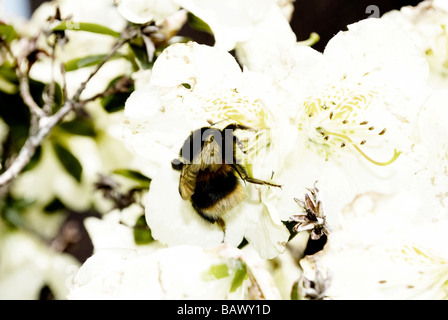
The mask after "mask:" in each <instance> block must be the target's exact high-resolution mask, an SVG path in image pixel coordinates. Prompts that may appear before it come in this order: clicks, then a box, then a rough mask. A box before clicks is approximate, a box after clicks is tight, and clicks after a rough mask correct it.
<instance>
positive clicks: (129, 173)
mask: <svg viewBox="0 0 448 320" xmlns="http://www.w3.org/2000/svg"><path fill="white" fill-rule="evenodd" d="M113 173H115V174H118V175H121V176H123V177H126V178H129V179H132V180H134V181H137V182H139V183H140V184H142V185H143V186H147V187H149V185H150V184H151V178H148V177H147V176H145V175H143V174H141V173H140V172H138V171H134V170H130V169H116V170H114V171H113Z"/></svg>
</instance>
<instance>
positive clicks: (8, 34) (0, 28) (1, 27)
mask: <svg viewBox="0 0 448 320" xmlns="http://www.w3.org/2000/svg"><path fill="white" fill-rule="evenodd" d="M0 38H2V39H3V40H5V41H6V42H7V43H10V42H11V41H13V40H16V39H18V38H19V35H18V34H17V32H16V30H15V29H14V27H13V26H11V25H9V24H3V23H0Z"/></svg>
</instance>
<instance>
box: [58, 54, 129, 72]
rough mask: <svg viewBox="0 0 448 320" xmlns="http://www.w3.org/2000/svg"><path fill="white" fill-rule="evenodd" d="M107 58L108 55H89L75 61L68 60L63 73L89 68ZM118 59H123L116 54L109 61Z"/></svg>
mask: <svg viewBox="0 0 448 320" xmlns="http://www.w3.org/2000/svg"><path fill="white" fill-rule="evenodd" d="M107 56H108V54H97V55H91V56H87V57H83V58H76V59H72V60H69V61H67V62H66V63H65V65H64V67H65V71H67V72H70V71H74V70H78V69H81V68H86V67H91V66H94V65H97V64H100V63H101V62H103V61H104V59H106V57H107ZM120 58H123V55H121V54H118V53H117V54H115V55H113V56H112V57H111V58H110V59H109V61H111V60H115V59H120Z"/></svg>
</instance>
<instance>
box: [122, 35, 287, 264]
mask: <svg viewBox="0 0 448 320" xmlns="http://www.w3.org/2000/svg"><path fill="white" fill-rule="evenodd" d="M266 81H267V80H266V79H265V78H264V77H263V76H261V75H257V76H256V75H255V74H253V73H251V72H249V71H248V70H244V72H241V70H240V68H239V66H238V64H237V63H236V61H235V60H234V58H233V57H232V56H231V55H230V54H228V53H227V52H225V51H222V50H220V49H218V48H213V47H207V46H203V45H198V44H195V43H188V44H176V45H172V46H171V47H169V48H167V49H166V50H165V51H164V52H163V54H162V55H161V56H160V57H159V58H158V59H157V61H156V63H155V65H154V68H153V72H152V76H151V79H150V83H149V84H148V86H147V87H145V88H143V87H142V89H141V90H136V91H135V92H134V93H133V94H132V95H131V97H130V98H129V99H128V101H127V103H126V109H125V114H126V120H125V131H124V137H125V140H126V141H127V143H128V144H129V145H130V146H131V147H132V148H133V150H134V151H135V152H136V153H137V154H138V155H140V156H142V157H144V158H145V159H148V160H150V161H153V162H154V160H156V161H157V162H156V163H154V165H155V170H156V169H157V168H158V169H157V170H158V173H157V175H155V176H154V179H153V181H152V183H151V188H150V192H149V197H148V201H147V204H146V214H147V220H148V223H149V226H150V227H151V230H152V232H153V235H154V237H155V238H156V239H158V240H160V241H161V242H163V243H166V244H169V245H177V244H182V243H189V244H195V245H206V246H215V245H217V244H219V243H221V242H222V241H223V240H224V241H226V242H229V243H231V244H233V245H235V246H237V245H238V244H239V243H240V242H241V241H242V240H243V237H246V238H247V240H249V242H250V243H251V244H252V245H254V246H255V247H256V248H257V250H258V251H259V252H260V253H261V254H262V256H265V257H273V256H275V255H276V254H278V252H281V251H282V250H283V248H284V244H285V241H286V240H287V237H288V232H287V230H286V228H285V227H284V226H283V224H282V223H281V221H280V220H278V218H277V215H278V213H277V212H276V208H275V207H273V206H271V205H270V204H269V203H268V202H265V203H262V202H260V201H259V200H257V198H258V193H259V192H261V191H263V188H264V189H266V188H267V187H264V186H261V187H259V186H257V187H254V186H253V185H251V184H247V186H246V187H245V188H246V189H247V191H248V193H249V199H252V200H247V201H244V203H242V204H241V205H239V206H238V207H236V208H235V209H234V210H233V211H232V212H229V213H228V216H226V218H225V222H226V232H225V239H224V235H223V232H222V231H221V230H220V228H219V227H218V226H217V225H214V224H210V223H208V222H205V221H204V220H203V219H202V218H201V217H200V216H199V215H198V214H197V213H196V212H194V210H193V208H192V205H191V203H190V202H189V201H184V200H182V198H181V197H180V195H179V191H178V185H179V173H178V172H176V171H174V170H173V169H172V168H171V161H172V160H173V159H174V158H177V157H178V155H179V151H180V149H181V148H182V146H183V144H184V141H185V140H186V138H187V137H188V136H189V135H190V133H191V132H192V131H194V130H196V129H199V128H201V127H208V126H210V122H211V123H219V122H222V121H223V120H225V121H229V122H236V123H238V124H242V125H245V126H248V127H250V128H252V129H255V130H259V132H258V133H257V134H256V135H255V138H256V139H258V140H253V139H254V137H249V139H252V140H251V141H255V142H257V141H261V143H255V152H249V154H254V156H253V157H252V158H250V159H249V160H247V161H248V163H250V164H252V166H251V170H252V171H251V172H250V173H249V174H251V175H253V176H254V177H256V178H257V179H265V180H267V179H271V176H272V172H274V173H275V172H276V171H277V170H278V166H279V165H280V164H281V154H286V153H287V152H288V150H289V148H290V147H289V144H288V143H286V142H285V141H284V140H283V139H281V137H283V136H285V134H287V133H288V130H289V131H290V132H291V128H290V126H289V125H288V123H287V122H286V119H283V118H282V114H278V113H275V112H274V110H275V106H276V105H275V103H276V100H275V95H273V93H272V91H271V90H270V85H269V82H266ZM252 136H253V135H252ZM257 137H258V138H257ZM267 145H270V149H269V150H267V149H266V148H267ZM154 155H157V156H154ZM274 178H275V174H274ZM199 234H200V235H201V236H198V235H199Z"/></svg>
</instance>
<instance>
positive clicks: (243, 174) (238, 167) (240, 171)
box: [234, 164, 282, 188]
mask: <svg viewBox="0 0 448 320" xmlns="http://www.w3.org/2000/svg"><path fill="white" fill-rule="evenodd" d="M234 168H235V170H236V172H238V175H239V176H240V178H241V179H242V180H243V181H244V182H246V181H247V182H250V183H254V184H260V185H265V186H271V187H277V188H281V187H282V186H281V185H279V184H275V183H272V182H268V181H263V180H260V179H256V178H251V177H249V176H248V174H247V173H246V170H245V169H244V168H243V167H242V166H241V165H239V164H235V165H234Z"/></svg>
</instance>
